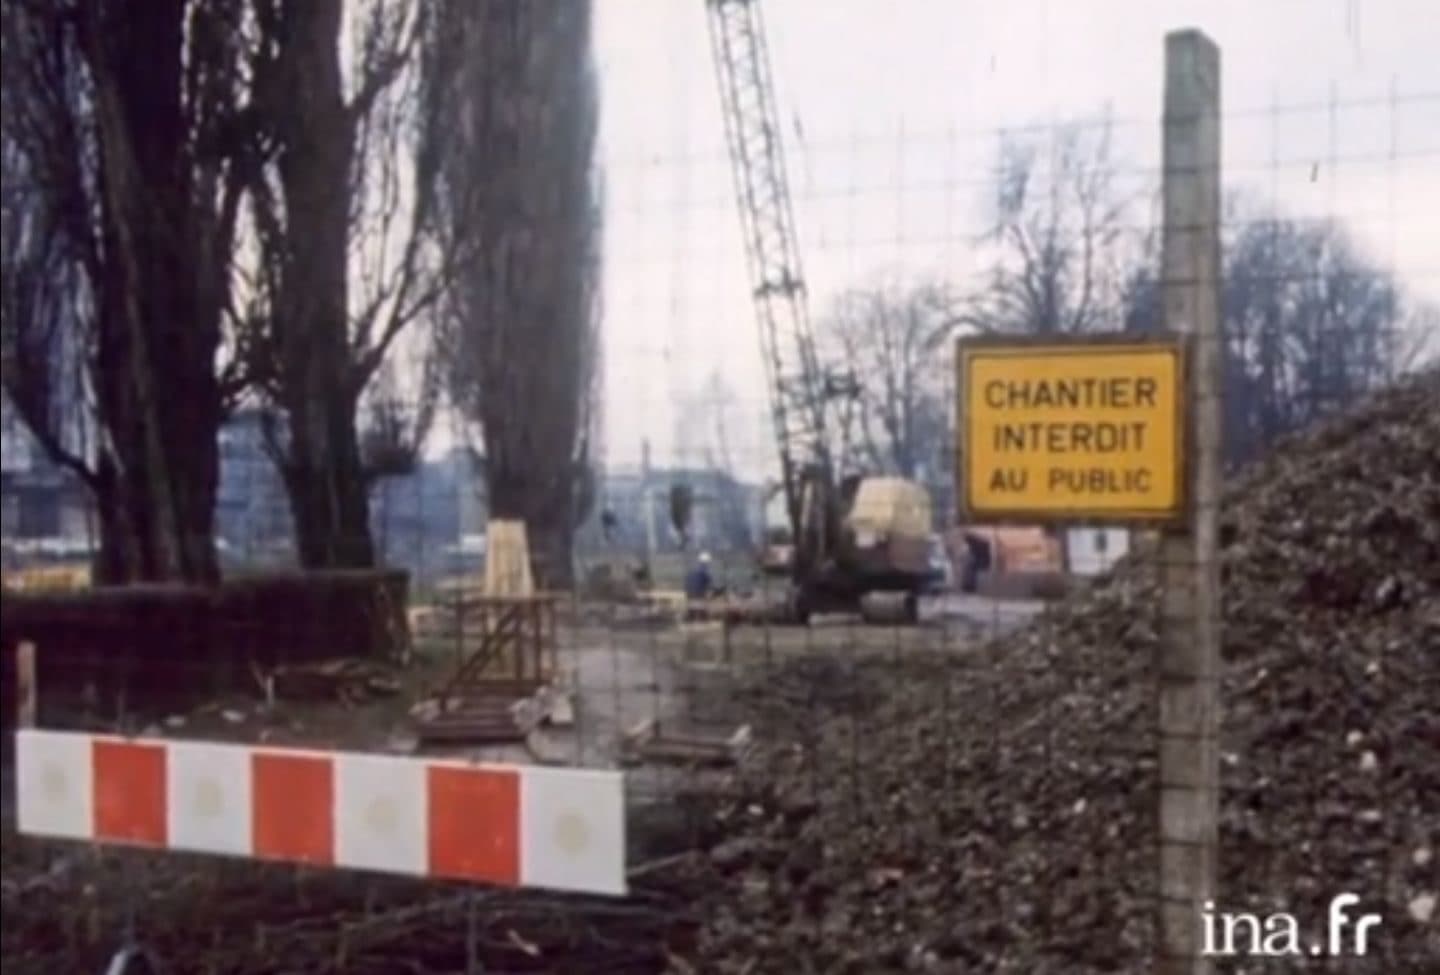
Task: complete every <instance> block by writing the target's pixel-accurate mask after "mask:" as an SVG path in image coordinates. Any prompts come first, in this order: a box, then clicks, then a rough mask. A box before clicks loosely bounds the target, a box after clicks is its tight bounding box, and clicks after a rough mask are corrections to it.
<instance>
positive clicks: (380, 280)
mask: <svg viewBox="0 0 1440 975" xmlns="http://www.w3.org/2000/svg"><path fill="white" fill-rule="evenodd" d="M254 3H255V9H256V32H255V33H256V39H255V43H254V46H253V74H254V78H255V87H256V92H257V95H256V101H257V115H258V118H259V120H260V126H259V129H260V135H259V141H260V142H261V144H262V145H265V146H266V147H268V150H269V151H268V153H267V155H266V159H267V165H266V166H265V167H264V168H263V169H257V170H256V171H255V172H254V173H253V174H252V176H253V178H252V180H251V182H250V191H251V203H252V211H251V215H252V220H253V226H254V229H255V236H256V240H257V244H258V248H257V249H258V255H259V258H258V262H257V273H256V280H255V284H256V290H257V293H258V294H259V295H261V296H262V300H261V302H260V303H259V306H258V307H257V308H256V309H255V310H254V311H253V313H252V314H251V315H250V316H249V317H248V322H249V325H250V330H249V333H248V335H247V337H246V341H245V343H244V349H245V354H246V358H247V362H248V364H249V366H250V370H251V374H252V379H253V381H254V382H255V384H256V385H257V387H258V388H259V389H260V390H261V391H262V392H263V393H264V395H265V399H266V402H267V403H269V404H270V405H271V406H272V407H273V408H274V410H275V412H276V414H277V416H276V417H275V421H274V422H273V423H272V424H271V426H270V429H271V431H272V438H271V439H272V443H273V445H274V449H275V452H276V454H277V457H278V460H279V465H280V469H281V471H282V473H283V475H284V480H285V483H286V487H287V490H288V493H289V495H290V502H291V509H292V514H293V516H294V522H295V529H296V540H297V547H298V550H299V555H300V561H301V564H302V565H304V566H306V567H311V568H318V567H359V566H368V565H371V564H373V562H374V559H375V552H374V545H373V540H372V539H371V536H370V528H369V500H368V499H369V492H370V486H371V484H372V482H373V481H374V479H375V478H376V477H377V476H380V475H382V474H385V473H395V472H396V470H397V469H396V467H395V464H396V463H397V462H401V461H403V460H404V458H405V457H406V456H407V455H408V456H410V457H411V459H413V453H414V451H415V449H417V447H418V442H417V440H418V438H419V437H421V436H423V433H424V429H425V427H426V426H427V425H428V418H429V416H430V415H431V412H432V411H431V409H430V408H429V406H428V405H427V403H428V402H429V400H430V397H431V389H427V388H426V383H425V381H426V379H427V373H426V372H425V370H424V369H423V368H422V369H421V371H420V374H419V375H412V376H395V375H392V376H391V377H390V380H391V382H390V384H391V385H392V386H394V385H395V383H396V382H398V383H399V384H400V385H406V384H408V383H410V382H415V381H419V382H420V390H419V392H418V394H417V397H418V403H419V406H418V407H417V408H414V409H409V410H408V411H402V409H401V407H402V400H401V398H397V397H396V396H395V395H394V392H393V390H392V391H391V392H388V393H384V394H382V395H381V396H380V397H379V398H378V399H376V398H374V397H367V390H369V389H370V388H371V386H372V380H373V379H374V377H375V376H376V375H377V373H378V372H379V371H380V370H381V367H382V365H383V364H384V363H385V362H386V358H387V356H388V355H389V353H390V351H391V349H392V347H393V345H394V343H395V342H396V340H397V339H398V338H399V336H400V335H401V334H402V332H404V331H405V330H406V329H407V328H408V327H409V326H411V325H412V324H413V323H415V322H416V321H418V320H420V319H422V318H425V317H427V316H428V315H430V314H431V313H432V312H433V311H434V310H435V309H436V307H437V305H438V302H439V300H440V297H441V295H442V293H443V291H444V289H445V287H446V284H447V281H448V279H449V273H450V271H451V270H452V269H453V267H454V266H455V265H456V264H457V262H458V261H459V260H460V251H461V249H462V248H463V247H464V246H465V245H466V244H467V243H468V241H469V240H470V238H469V236H468V235H466V234H464V233H461V232H457V227H458V225H452V226H448V227H442V225H441V222H440V221H439V219H438V217H439V214H438V211H437V209H436V175H437V169H436V166H437V161H438V159H439V158H440V156H441V154H442V152H443V149H442V146H443V144H444V142H445V139H446V137H447V134H448V132H449V130H450V127H449V121H448V120H446V119H441V118H437V117H436V116H435V115H433V114H427V107H428V106H429V104H430V103H429V102H428V101H427V100H425V99H422V98H421V95H420V93H421V89H422V83H423V73H422V69H421V52H422V48H423V40H424V38H425V37H426V36H427V34H428V32H429V22H430V15H431V11H432V10H433V8H432V6H431V5H428V4H417V3H411V2H409V0H367V2H365V3H355V4H353V5H347V4H346V3H345V2H344V0H254ZM347 42H351V43H353V46H354V52H353V57H352V58H351V59H350V61H351V63H352V64H353V65H354V67H353V70H352V71H349V72H347V71H346V70H344V66H343V62H344V59H342V57H341V49H342V46H343V45H344V44H346V43H347ZM443 231H448V233H446V232H443ZM431 385H432V387H433V383H432V384H431ZM402 412H407V416H406V417H405V418H404V422H401V419H402V417H401V413H402ZM365 417H368V418H369V419H370V420H371V425H370V429H369V430H368V431H367V433H366V437H365V439H366V441H367V444H362V442H361V440H362V437H361V433H360V427H361V425H362V422H363V418H365ZM382 440H384V441H387V442H385V443H382V442H381V441H382ZM367 446H368V447H369V451H368V456H367V449H366V447H367ZM402 466H403V465H402Z"/></svg>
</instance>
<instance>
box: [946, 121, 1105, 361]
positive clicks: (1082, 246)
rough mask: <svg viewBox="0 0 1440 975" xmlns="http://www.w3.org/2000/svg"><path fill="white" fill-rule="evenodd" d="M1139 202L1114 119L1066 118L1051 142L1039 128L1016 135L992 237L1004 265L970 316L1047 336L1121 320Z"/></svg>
mask: <svg viewBox="0 0 1440 975" xmlns="http://www.w3.org/2000/svg"><path fill="white" fill-rule="evenodd" d="M1129 204H1130V201H1129V200H1128V198H1127V197H1126V195H1125V194H1124V193H1122V192H1121V188H1120V185H1119V182H1118V180H1117V178H1116V168H1115V163H1114V160H1113V158H1112V155H1111V126H1110V124H1109V122H1108V121H1107V122H1105V123H1104V124H1102V125H1099V126H1094V125H1084V124H1075V125H1070V126H1064V127H1061V128H1059V129H1057V130H1056V131H1054V132H1052V133H1051V134H1050V136H1049V141H1048V144H1047V142H1046V141H1045V140H1042V139H1039V138H1037V137H1035V136H1033V135H1031V134H1029V133H1024V134H1020V135H1007V136H1006V137H1005V138H1004V139H1003V140H1002V141H1001V144H1000V149H999V159H998V163H997V174H996V194H995V200H994V204H993V206H994V211H993V217H992V220H993V222H992V225H991V228H990V230H989V232H988V234H987V238H986V239H987V243H988V244H989V245H990V246H991V247H992V248H993V251H994V269H993V271H992V273H991V275H990V279H989V281H988V282H987V283H986V285H985V287H984V288H983V289H982V290H981V291H980V292H979V293H977V294H975V295H973V296H972V297H971V300H970V302H969V307H968V308H967V309H966V310H965V312H964V314H963V316H961V317H962V319H963V322H964V323H965V324H968V325H970V326H972V327H975V328H978V329H981V330H984V331H993V332H1012V333H1029V334H1041V335H1043V334H1061V333H1069V334H1074V333H1084V332H1092V331H1096V330H1099V329H1104V328H1114V327H1116V324H1117V323H1116V317H1115V316H1116V311H1117V308H1118V289H1119V287H1120V284H1121V282H1122V280H1123V277H1124V272H1125V270H1126V266H1127V265H1126V258H1127V255H1128V248H1129V243H1130V242H1129V241H1128V240H1127V238H1126V235H1125V233H1124V230H1125V228H1124V220H1125V216H1126V212H1127V209H1128V207H1129Z"/></svg>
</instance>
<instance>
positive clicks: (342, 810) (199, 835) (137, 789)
mask: <svg viewBox="0 0 1440 975" xmlns="http://www.w3.org/2000/svg"><path fill="white" fill-rule="evenodd" d="M16 737H17V748H16V752H17V753H16V772H17V788H16V791H17V796H16V804H17V807H18V818H19V827H20V832H22V833H28V834H31V835H36V836H51V837H61V838H66V839H76V840H91V841H94V842H99V843H115V844H127V845H135V846H148V847H155V848H159V849H167V850H185V851H196V852H201V853H217V854H225V855H230V856H238V857H249V858H254V859H261V860H280V861H289V862H294V863H305V864H312V865H316V866H330V867H338V868H350V869H358V870H377V871H384V872H388V873H400V874H411V875H416V876H422V877H435V878H451V879H459V880H470V881H476V882H483V883H490V884H500V885H511V886H525V887H548V888H552V889H557V890H570V891H582V892H589V893H599V894H624V893H625V892H626V884H625V791H624V776H623V773H620V772H608V771H600V770H593V769H558V768H544V767H538V766H528V765H519V766H498V765H473V764H466V763H464V762H454V761H438V760H433V759H427V758H411V757H402V756H389V755H365V754H354V753H346V752H324V751H306V750H299V749H283V748H272V747H265V746H256V745H233V744H220V743H213V742H198V741H178V740H171V739H166V738H149V739H147V738H120V737H114V736H107V735H90V734H82V733H76V732H66V731H42V730H37V729H21V730H19V731H18V732H17V733H16Z"/></svg>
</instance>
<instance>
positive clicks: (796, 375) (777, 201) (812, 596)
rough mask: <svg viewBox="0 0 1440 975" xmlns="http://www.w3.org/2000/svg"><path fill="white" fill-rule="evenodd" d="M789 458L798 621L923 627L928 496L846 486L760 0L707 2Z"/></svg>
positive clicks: (769, 559) (777, 414)
mask: <svg viewBox="0 0 1440 975" xmlns="http://www.w3.org/2000/svg"><path fill="white" fill-rule="evenodd" d="M705 3H706V8H707V11H708V14H709V24H710V38H711V43H712V47H713V54H714V61H715V69H716V73H717V77H718V80H719V86H720V96H721V104H722V110H723V114H724V118H725V131H726V139H727V143H728V146H729V150H730V160H731V168H732V171H733V175H734V178H735V192H736V196H737V199H738V202H739V211H740V222H741V224H742V230H743V236H744V239H745V246H746V257H747V260H748V265H749V273H750V280H751V284H752V285H753V287H754V300H755V309H756V313H757V317H758V319H759V324H760V336H761V344H762V346H763V355H764V360H765V367H766V371H767V379H768V381H769V392H770V406H771V419H772V422H773V424H774V428H775V436H776V444H777V446H778V448H779V454H780V468H781V481H780V486H779V489H780V491H781V492H783V499H784V504H785V515H786V517H785V522H786V523H785V524H784V525H783V526H782V527H781V530H780V531H778V532H776V531H772V532H768V533H767V539H766V541H767V545H766V551H765V554H764V555H763V556H762V559H761V567H762V569H764V570H766V571H767V572H768V573H769V574H784V575H785V576H787V577H788V579H789V586H788V592H787V599H786V603H787V607H788V613H787V615H788V617H789V618H791V619H793V620H795V621H797V622H801V623H805V622H808V620H809V618H810V616H811V614H812V613H816V612H856V611H858V612H860V613H861V614H862V615H863V616H864V617H865V618H866V619H869V620H874V621H881V620H889V619H897V618H898V619H904V620H911V621H913V620H914V619H915V618H916V617H917V615H918V608H917V597H918V596H919V594H920V593H921V592H922V591H923V589H924V588H925V586H926V584H927V578H928V574H929V549H930V532H931V525H930V520H931V513H930V499H929V495H928V493H927V492H926V491H925V489H924V488H923V487H921V486H920V485H919V484H916V483H915V482H913V481H909V480H905V479H902V478H895V477H884V478H876V477H862V476H860V475H858V474H850V475H848V476H845V477H843V478H841V477H840V476H839V472H838V471H837V465H836V462H835V458H834V457H833V456H832V444H831V442H830V439H829V434H830V431H831V429H832V427H831V424H830V421H829V417H828V415H827V414H828V413H829V412H830V410H831V408H832V406H831V404H832V403H833V402H834V401H835V400H836V399H837V398H850V399H852V400H853V397H854V396H855V394H856V385H855V382H854V379H853V377H844V376H836V375H834V374H832V373H828V372H827V371H826V370H825V369H824V368H823V367H822V365H821V362H820V358H819V354H818V352H817V350H816V343H815V336H814V331H813V329H812V327H811V324H810V318H809V312H808V309H807V307H806V292H805V279H804V276H803V274H802V273H801V266H800V251H799V244H798V238H797V235H796V232H795V220H794V214H793V212H792V208H791V202H790V190H789V184H788V181H787V178H786V170H785V158H784V149H783V146H782V144H781V135H780V126H779V122H778V116H777V112H776V105H775V95H774V85H773V83H772V81H771V75H770V58H769V53H768V51H767V49H766V44H765V32H764V25H763V22H762V20H761V13H760V3H759V0H705Z"/></svg>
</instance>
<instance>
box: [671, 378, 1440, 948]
mask: <svg viewBox="0 0 1440 975" xmlns="http://www.w3.org/2000/svg"><path fill="white" fill-rule="evenodd" d="M1221 541H1222V546H1223V578H1224V637H1223V639H1224V650H1225V660H1226V670H1225V678H1224V691H1225V694H1224V712H1223V719H1222V720H1223V740H1222V756H1221V767H1222V787H1223V798H1222V824H1221V874H1222V877H1221V891H1220V894H1219V896H1218V898H1217V900H1218V902H1219V906H1220V909H1222V910H1232V911H1235V910H1248V911H1251V912H1255V913H1259V914H1262V915H1268V914H1271V913H1273V912H1277V911H1286V912H1289V913H1291V914H1292V915H1294V917H1295V918H1296V919H1297V921H1298V922H1299V924H1300V925H1301V930H1302V932H1303V933H1305V934H1306V935H1307V937H1306V938H1305V939H1304V940H1303V941H1302V945H1303V948H1304V949H1305V950H1307V951H1308V949H1309V946H1310V944H1311V942H1312V940H1314V938H1315V936H1316V935H1318V936H1319V937H1321V938H1323V937H1324V931H1325V929H1324V927H1323V926H1324V925H1325V923H1326V917H1327V913H1326V909H1327V905H1328V903H1329V900H1330V898H1332V897H1333V896H1335V895H1336V894H1339V893H1341V892H1346V891H1350V892H1354V893H1356V894H1358V895H1359V896H1360V897H1361V898H1362V902H1363V904H1364V905H1365V906H1364V908H1363V909H1364V910H1366V911H1377V912H1379V913H1381V914H1382V915H1383V919H1384V920H1383V925H1382V928H1381V929H1380V930H1381V931H1383V935H1380V936H1377V937H1376V938H1375V939H1374V942H1375V943H1374V944H1373V946H1372V948H1371V955H1370V957H1369V958H1366V959H1347V961H1346V965H1347V967H1346V968H1345V970H1346V971H1357V972H1358V971H1374V972H1385V973H1387V975H1392V973H1402V972H1414V973H1417V975H1418V973H1421V972H1432V971H1435V967H1434V966H1435V964H1436V963H1437V958H1440V927H1437V925H1440V919H1437V918H1436V917H1435V916H1434V915H1435V910H1434V905H1435V896H1436V892H1437V887H1440V870H1437V867H1436V859H1435V854H1436V852H1437V850H1436V847H1437V845H1440V371H1430V372H1428V373H1425V374H1422V375H1420V376H1417V377H1413V378H1412V379H1410V380H1409V381H1407V382H1406V383H1404V384H1402V385H1400V386H1398V387H1396V388H1394V389H1392V390H1389V391H1386V392H1384V393H1382V394H1380V395H1378V396H1377V397H1375V398H1374V399H1372V400H1371V401H1370V402H1368V403H1366V404H1364V405H1362V406H1361V407H1360V408H1358V409H1356V410H1355V411H1353V412H1351V413H1349V414H1348V415H1346V416H1344V417H1340V418H1337V419H1336V420H1334V421H1332V422H1329V423H1327V424H1325V425H1323V426H1322V427H1321V428H1319V429H1315V430H1313V431H1311V432H1308V433H1307V434H1304V435H1300V436H1297V437H1294V438H1292V439H1290V440H1289V441H1287V442H1285V443H1282V444H1281V445H1279V446H1278V448H1277V449H1276V450H1275V451H1274V453H1273V459H1271V460H1270V461H1268V462H1266V463H1265V464H1263V465H1261V466H1258V467H1256V468H1254V469H1252V470H1250V471H1248V472H1245V473H1244V474H1243V475H1241V476H1240V477H1238V478H1236V479H1233V480H1232V482H1231V483H1230V484H1229V486H1228V488H1227V496H1226V499H1225V508H1224V517H1223V528H1222V538H1221ZM1157 611H1158V588H1157V585H1156V578H1155V576H1154V574H1153V571H1152V569H1151V568H1150V567H1149V565H1148V564H1146V562H1145V561H1144V560H1143V559H1141V558H1137V557H1132V558H1131V559H1129V560H1127V561H1126V562H1125V563H1123V564H1122V565H1120V566H1119V567H1118V568H1117V569H1116V571H1115V572H1114V573H1113V574H1112V575H1111V576H1110V577H1109V578H1106V579H1103V580H1101V581H1099V582H1098V583H1097V584H1096V585H1095V586H1094V587H1092V588H1090V589H1088V590H1087V591H1084V592H1082V593H1079V594H1078V595H1076V596H1074V597H1072V598H1071V599H1069V600H1067V601H1066V602H1064V603H1061V604H1058V605H1057V606H1055V607H1053V608H1052V609H1051V610H1049V611H1047V613H1046V614H1045V615H1044V616H1042V617H1041V618H1040V619H1039V620H1038V621H1037V622H1036V623H1035V624H1034V625H1032V626H1030V627H1028V628H1027V629H1025V630H1023V631H1020V632H1018V633H1016V634H1013V635H1011V636H1007V637H1004V638H1001V639H999V640H997V641H995V642H993V643H992V644H991V645H989V646H987V647H985V648H984V649H983V650H982V651H980V652H978V653H969V652H966V653H963V654H962V653H955V654H950V655H945V656H943V657H942V656H939V655H928V656H926V657H923V658H918V659H912V660H910V661H909V662H907V663H905V664H903V665H900V666H897V663H896V661H894V660H892V659H883V660H870V661H864V662H860V663H855V664H852V665H851V666H849V667H848V668H837V667H835V666H834V665H817V664H815V663H814V662H806V663H805V664H804V669H803V670H802V671H794V670H792V671H789V672H784V673H780V674H770V675H767V679H766V680H765V681H764V686H763V687H760V688H758V689H757V691H756V693H757V694H758V695H759V696H760V700H759V702H758V703H759V704H761V705H765V706H764V707H761V708H759V713H761V714H762V715H764V718H763V719H761V720H760V724H759V727H758V729H757V730H758V731H759V738H760V740H762V741H764V740H766V739H767V738H769V739H770V740H774V741H781V740H787V739H788V741H789V742H790V744H788V745H785V746H783V747H776V748H774V749H773V750H771V751H770V752H769V753H768V754H766V755H765V756H764V757H763V758H762V759H761V761H760V763H759V764H758V765H757V766H756V767H755V768H754V769H752V770H751V775H750V781H749V787H748V789H747V791H746V793H745V794H744V796H743V798H741V799H740V800H738V801H737V802H735V803H734V804H733V805H731V806H729V807H727V808H726V809H725V810H723V812H722V814H721V824H720V825H721V826H722V827H723V832H724V835H725V838H724V839H723V840H721V841H720V842H719V843H718V844H717V845H716V846H714V847H713V848H712V849H711V851H710V855H709V857H708V858H707V859H706V861H705V863H704V865H703V866H701V867H699V868H696V869H697V875H696V876H695V877H693V878H692V883H693V884H694V886H695V888H696V889H697V890H702V891H705V892H706V900H707V902H706V903H705V905H704V906H703V907H702V908H701V909H700V914H701V916H702V917H704V918H705V919H706V920H705V925H704V928H703V930H702V932H701V936H700V941H699V944H698V947H697V954H696V955H695V957H694V962H695V970H697V971H707V972H742V971H743V972H749V973H752V975H757V973H761V972H806V971H812V972H827V973H828V972H836V973H838V972H856V973H875V972H882V971H885V972H888V971H897V972H901V971H955V972H962V971H964V972H969V971H997V972H1001V971H1003V972H1024V973H1031V975H1034V973H1043V972H1056V973H1061V972H1063V973H1067V975H1074V973H1082V972H1097V973H1098V972H1106V973H1113V972H1137V973H1139V972H1144V971H1148V970H1149V969H1150V967H1151V963H1150V957H1151V955H1150V949H1151V939H1152V937H1153V928H1152V924H1153V920H1152V919H1153V916H1154V913H1155V889H1156V882H1155V875H1156V870H1157V867H1156V820H1157V812H1156V806H1157V794H1158V776H1157V773H1156V763H1155V738H1154V724H1155V715H1156V707H1157V705H1156V703H1155V690H1156V682H1155V668H1154V662H1155V649H1156V644H1157V633H1156V626H1157V622H1158V613H1157ZM807 681H808V682H809V686H810V687H811V688H812V689H811V690H809V691H807V690H806V685H807ZM816 681H819V682H821V683H823V684H824V685H825V687H824V692H823V693H815V692H814V690H813V688H814V687H815V683H814V682H816ZM806 708H816V709H818V713H817V711H815V710H810V711H808V712H807V711H806V710H805V709H806ZM1307 925H1308V929H1307V927H1306V926H1307ZM1268 963H1269V964H1272V965H1273V966H1274V967H1273V968H1267V969H1266V970H1267V971H1270V970H1274V971H1283V970H1299V967H1298V966H1302V965H1304V964H1306V959H1302V958H1298V957H1297V958H1294V959H1290V960H1288V961H1287V960H1286V959H1276V960H1273V961H1272V962H1268ZM1287 964H1288V965H1293V966H1296V967H1295V968H1294V969H1287V967H1286V966H1287ZM1367 966H1369V967H1367Z"/></svg>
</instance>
